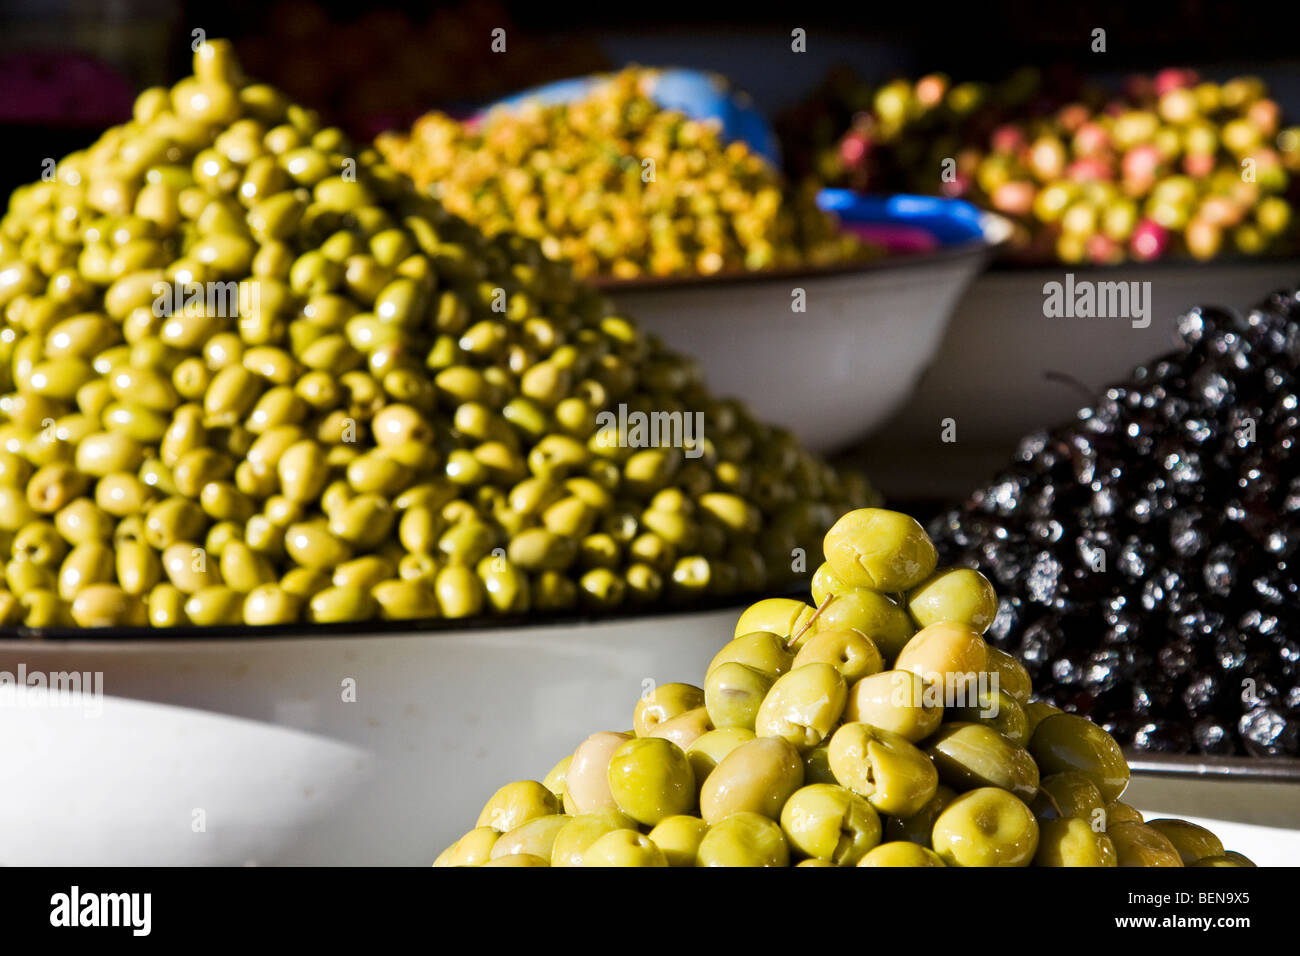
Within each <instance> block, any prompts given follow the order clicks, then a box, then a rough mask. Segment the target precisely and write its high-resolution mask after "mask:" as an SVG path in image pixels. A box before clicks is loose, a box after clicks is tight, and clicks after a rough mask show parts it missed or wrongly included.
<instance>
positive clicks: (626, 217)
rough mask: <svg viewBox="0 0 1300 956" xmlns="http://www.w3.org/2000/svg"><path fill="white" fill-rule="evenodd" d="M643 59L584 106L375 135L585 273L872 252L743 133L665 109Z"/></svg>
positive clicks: (672, 271)
mask: <svg viewBox="0 0 1300 956" xmlns="http://www.w3.org/2000/svg"><path fill="white" fill-rule="evenodd" d="M654 77H655V73H654V71H652V70H644V69H637V68H630V69H626V70H623V71H621V72H619V73H617V74H614V75H612V76H610V77H609V78H608V80H607V81H606V82H602V83H599V84H596V85H595V86H594V87H593V88H592V90H591V91H590V92H589V93H588V94H586V95H585V96H583V97H582V98H581V99H579V100H577V101H575V102H573V103H555V104H549V103H548V104H543V103H539V102H530V103H524V104H522V105H520V106H518V107H512V108H510V109H497V110H493V111H491V112H490V113H488V115H487V116H486V117H484V118H483V119H482V120H481V121H480V122H479V123H477V124H474V125H470V124H466V123H462V122H460V121H459V120H456V119H453V118H452V117H449V116H446V115H444V114H441V113H430V114H428V115H426V116H423V117H421V118H420V119H419V120H417V121H416V123H415V124H414V126H413V127H412V129H411V131H410V134H409V135H408V134H399V133H385V134H383V135H381V136H380V137H379V138H378V139H377V140H376V141H375V143H376V146H377V147H378V148H379V150H380V151H381V152H382V153H383V154H384V156H385V158H386V159H388V161H389V162H391V163H392V164H393V165H394V166H396V167H397V168H398V169H400V170H402V171H403V172H404V173H407V174H408V175H410V176H411V178H412V179H414V180H415V182H416V183H417V184H418V185H420V186H421V187H422V188H429V189H431V190H432V192H433V195H435V196H436V197H437V198H438V199H440V200H441V201H442V202H443V203H444V204H445V205H446V207H447V208H448V209H449V210H451V211H452V212H454V213H456V214H457V215H460V216H464V217H465V218H466V219H467V220H469V221H470V222H472V223H474V224H475V225H477V226H479V227H480V228H481V229H483V230H484V231H486V232H488V233H489V234H493V233H496V232H498V231H501V230H509V231H512V232H517V233H519V234H520V235H524V236H529V237H531V238H535V239H537V240H538V241H539V242H541V244H542V249H543V251H545V253H546V254H547V255H548V256H550V257H551V258H553V259H564V260H567V261H569V262H571V263H573V267H574V270H575V271H576V272H577V274H578V275H581V276H587V275H602V276H612V277H614V278H622V279H628V278H634V277H637V276H643V275H653V276H666V275H683V274H686V275H690V274H701V275H713V274H716V273H720V272H739V271H756V270H762V269H772V268H795V267H800V266H817V265H826V264H830V263H835V262H842V261H850V260H853V259H857V258H864V257H866V256H868V255H870V254H872V252H873V250H872V249H871V248H870V247H868V246H867V245H866V244H865V243H863V242H861V241H860V240H857V239H855V238H853V237H852V236H850V235H848V234H845V233H841V232H840V231H839V229H838V226H837V225H836V223H835V221H834V220H833V219H832V218H831V217H830V216H828V215H827V214H826V213H824V212H822V211H821V210H820V209H819V208H818V207H817V205H816V202H815V189H811V188H805V189H790V188H788V187H787V184H786V183H785V182H784V180H783V178H782V177H781V175H780V173H779V172H778V171H777V170H776V169H774V168H773V167H772V166H771V165H770V164H769V163H768V162H767V161H766V160H765V159H764V158H763V157H762V156H760V155H758V154H757V153H754V152H752V151H751V150H750V149H749V148H748V147H747V146H746V145H745V144H744V143H742V142H732V143H726V142H724V141H723V140H722V138H721V136H720V132H719V129H718V128H717V126H716V125H715V124H713V123H710V122H707V121H703V120H696V119H691V118H689V117H687V116H685V115H684V114H682V113H680V112H678V111H676V110H668V109H663V108H662V107H660V106H659V105H658V104H657V103H656V102H655V101H654V100H653V99H652V98H651V97H650V96H649V95H648V94H647V92H646V90H647V87H648V86H649V84H651V83H653V81H654Z"/></svg>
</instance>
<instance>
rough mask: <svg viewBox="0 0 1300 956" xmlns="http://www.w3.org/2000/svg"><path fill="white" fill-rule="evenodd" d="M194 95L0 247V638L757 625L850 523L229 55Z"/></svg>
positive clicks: (586, 304) (678, 371)
mask: <svg viewBox="0 0 1300 956" xmlns="http://www.w3.org/2000/svg"><path fill="white" fill-rule="evenodd" d="M194 71H195V75H194V76H192V77H189V78H187V79H184V80H182V81H181V82H179V83H178V84H176V86H174V87H173V88H171V89H162V88H156V89H150V90H146V91H145V92H144V93H142V94H141V95H140V97H139V99H138V100H137V102H136V104H135V113H134V118H133V119H132V120H131V121H130V122H128V123H126V124H125V125H123V126H119V127H115V128H113V129H110V130H108V131H107V132H106V133H104V135H103V136H102V137H101V138H100V139H99V140H98V141H97V142H96V143H95V144H94V145H92V146H91V147H89V148H88V149H86V150H84V151H81V152H77V153H73V154H71V155H69V156H67V157H65V158H63V159H62V160H61V161H60V162H58V163H57V164H55V165H54V166H53V168H52V170H51V171H50V175H49V176H48V177H46V178H43V179H42V180H41V181H39V182H36V183H33V184H32V185H29V186H26V187H23V188H21V189H18V190H17V191H16V192H15V193H14V194H13V196H12V197H11V199H10V202H9V207H8V211H7V213H6V214H5V216H4V218H3V220H0V313H2V314H3V320H4V321H3V325H2V326H0V557H2V558H3V562H4V567H3V582H0V584H2V589H0V625H18V624H21V625H26V626H30V627H49V626H66V625H80V626H84V627H99V626H124V625H145V624H152V625H155V626H159V627H166V626H174V625H187V624H189V625H213V626H218V625H234V624H255V625H272V624H285V623H290V622H298V621H311V622H322V623H328V622H347V621H358V620H364V619H372V618H395V619H412V618H428V617H434V616H444V617H468V616H473V615H480V614H498V613H517V612H522V611H552V610H561V609H568V608H575V607H585V608H590V609H595V610H603V609H608V608H613V607H616V606H620V605H626V604H636V603H645V602H653V601H674V600H690V599H693V598H697V597H700V596H718V595H728V594H736V593H743V592H747V591H751V592H752V591H756V590H759V589H760V588H763V587H768V586H771V585H773V584H774V583H776V582H779V581H781V580H783V579H789V578H791V577H792V576H793V574H794V570H795V569H797V568H798V559H797V556H798V554H799V550H798V549H801V548H802V549H808V548H809V547H810V546H812V545H814V544H815V542H816V540H817V538H818V536H820V535H821V534H822V533H823V532H824V531H825V530H826V528H827V527H828V526H829V525H830V523H831V521H832V520H833V517H834V515H835V514H836V513H837V512H838V511H840V510H842V509H843V508H845V507H850V506H854V505H861V504H864V503H867V502H868V501H869V500H870V498H871V493H870V489H869V488H867V486H866V485H865V483H863V482H862V481H861V480H860V479H858V478H856V477H855V476H841V475H840V474H838V473H836V472H835V471H833V470H832V469H831V468H830V467H829V466H828V465H826V464H825V463H823V462H821V461H819V460H817V459H815V458H813V457H811V456H809V455H808V454H807V453H806V452H804V451H803V450H802V449H801V448H800V447H799V445H798V444H797V442H796V441H795V440H794V438H793V437H792V436H791V435H789V434H788V433H784V432H780V431H776V430H773V429H770V428H767V427H765V426H763V425H762V424H760V423H758V422H756V421H754V420H753V419H752V418H751V417H750V416H749V415H748V414H747V412H746V411H745V409H744V408H742V407H740V406H739V405H737V404H736V403H734V402H729V401H722V400H719V399H717V398H715V397H713V396H712V395H710V394H709V392H708V391H707V390H706V389H705V387H704V384H703V383H702V382H701V380H700V375H699V372H698V370H697V368H696V367H695V365H693V364H692V363H691V362H690V361H688V360H686V359H684V358H682V357H680V356H677V355H675V354H673V353H671V352H668V351H666V350H665V349H664V348H663V347H662V346H661V345H660V344H659V343H658V342H657V341H656V340H655V339H654V338H652V337H650V336H648V335H646V334H645V333H644V332H643V331H642V330H640V329H639V328H638V327H637V326H636V325H635V324H634V323H632V322H631V321H629V320H627V319H625V318H623V317H621V316H619V315H617V314H616V313H614V312H613V311H612V310H611V308H610V305H609V303H608V302H607V301H605V300H604V299H603V298H602V297H601V296H600V295H599V294H598V293H596V292H595V291H593V290H591V289H589V288H586V287H584V286H582V285H580V284H577V283H575V281H574V280H573V278H572V275H571V272H570V270H569V268H568V267H567V266H565V265H563V264H559V263H555V262H552V261H550V260H548V259H547V258H546V256H544V255H543V254H542V251H541V249H540V248H539V247H538V245H537V244H536V243H535V242H533V241H530V240H526V239H522V238H520V237H518V236H514V235H511V234H507V233H500V234H498V235H496V236H494V237H493V238H491V239H488V238H486V237H484V236H483V235H482V233H480V232H479V231H478V230H476V229H474V228H472V227H470V226H468V225H467V224H466V223H464V222H463V221H461V220H460V219H458V218H456V217H455V216H453V215H451V214H449V213H448V212H446V211H445V210H444V209H443V208H442V207H441V206H440V205H439V204H438V203H437V202H436V201H434V200H433V199H430V198H428V197H427V196H423V195H420V194H419V193H418V192H417V191H416V189H415V187H414V186H413V185H412V184H411V182H410V181H409V180H407V179H406V178H405V177H404V176H403V175H401V174H400V173H399V172H397V171H396V170H394V169H393V168H392V167H390V166H389V165H387V164H386V163H385V162H384V161H383V160H382V159H381V157H380V156H379V154H378V153H377V152H376V151H375V150H374V149H372V148H365V147H354V145H353V144H352V143H350V142H349V141H348V140H347V138H346V137H345V136H344V135H343V134H342V133H341V132H340V131H339V130H337V129H333V128H327V127H323V126H322V124H321V122H320V120H319V118H318V117H317V116H316V115H315V114H314V113H313V112H311V111H310V110H306V109H303V108H302V107H299V106H296V105H294V104H292V103H290V102H288V101H287V100H286V99H285V97H284V96H283V95H281V94H280V93H279V92H277V91H276V90H275V89H273V88H271V87H269V86H265V85H262V84H257V83H251V82H248V81H246V80H245V79H244V77H243V76H242V75H241V72H240V69H239V66H238V64H237V63H236V62H235V60H234V58H233V56H232V55H231V53H230V49H229V46H228V45H227V44H226V43H225V42H223V41H212V42H206V43H202V44H200V45H199V47H198V49H197V51H196V53H195V58H194ZM647 423H648V426H647Z"/></svg>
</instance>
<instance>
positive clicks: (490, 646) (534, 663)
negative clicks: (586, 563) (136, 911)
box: [0, 608, 739, 866]
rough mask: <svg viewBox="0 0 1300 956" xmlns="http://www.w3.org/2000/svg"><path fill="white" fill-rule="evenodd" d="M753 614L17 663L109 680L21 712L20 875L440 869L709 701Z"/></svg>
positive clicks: (13, 810)
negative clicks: (576, 773) (683, 697)
mask: <svg viewBox="0 0 1300 956" xmlns="http://www.w3.org/2000/svg"><path fill="white" fill-rule="evenodd" d="M738 614H739V611H738V609H736V608H728V609H723V610H711V611H701V612H691V613H679V614H660V615H654V616H642V617H635V618H633V617H627V618H622V619H620V620H616V621H608V622H603V623H574V624H548V625H541V626H533V627H522V628H493V627H485V628H475V629H464V630H454V631H445V632H438V633H427V632H426V633H396V634H337V635H331V636H323V637H275V638H260V639H258V638H254V639H242V638H241V639H200V640H185V639H179V640H174V639H169V638H160V639H156V640H147V641H129V642H127V641H122V642H117V641H78V642H76V643H60V642H52V641H47V642H38V641H28V642H23V641H13V640H11V641H4V642H0V672H8V673H9V674H11V675H14V676H15V677H16V676H18V673H19V667H20V666H21V667H24V668H25V671H26V673H27V674H28V675H35V674H38V673H39V674H44V675H46V677H47V679H49V675H52V674H54V673H56V672H69V671H74V670H75V671H86V672H91V673H94V672H100V673H102V675H103V677H102V682H103V683H102V688H103V697H102V699H99V700H96V699H95V698H94V696H93V695H86V696H83V698H81V699H78V700H75V701H69V700H67V697H66V695H64V696H63V697H61V698H60V699H61V700H63V702H64V704H63V705H62V706H52V705H51V703H50V700H49V691H48V690H38V689H28V690H19V691H17V692H13V691H9V692H4V693H0V766H2V767H4V771H5V772H4V780H5V784H4V786H3V787H0V864H7V865H18V866H24V865H78V866H81V865H136V864H140V865H177V864H179V865H188V864H218V865H238V864H245V863H256V864H372V865H375V864H378V865H382V864H408V865H427V864H429V863H431V862H432V861H433V859H434V857H435V856H436V855H437V854H438V853H439V852H440V851H441V850H442V849H444V848H445V847H446V846H447V845H448V844H449V843H451V842H452V841H453V840H455V839H456V838H458V837H459V836H460V835H461V834H462V833H463V832H464V831H466V830H468V829H469V828H470V827H472V826H473V825H474V821H475V820H476V819H477V817H478V812H479V810H480V809H481V807H482V804H483V802H484V801H485V800H486V799H487V798H488V797H489V796H491V795H492V793H493V791H495V790H496V788H497V787H499V786H501V785H503V784H506V783H509V782H510V781H512V780H517V779H524V778H529V777H531V778H534V779H538V780H540V779H541V778H542V776H543V775H545V774H546V772H547V771H548V770H549V769H550V768H551V766H552V765H553V764H554V763H555V762H556V761H557V760H559V759H560V758H561V757H563V756H564V755H565V754H567V753H569V752H570V751H572V749H573V748H574V747H575V746H576V745H577V744H578V743H579V742H581V741H582V739H583V738H584V737H586V736H587V735H588V734H590V733H592V732H593V731H597V730H624V729H627V728H629V727H630V726H631V715H632V707H633V705H634V704H635V702H636V699H637V697H638V695H640V694H641V693H642V691H643V689H644V688H645V687H646V686H648V685H647V684H646V682H648V681H654V682H667V681H672V680H687V681H698V678H699V675H701V674H703V673H704V669H705V668H706V667H707V665H708V662H709V661H710V660H711V659H712V657H713V655H714V654H715V653H716V651H717V649H718V647H720V646H721V645H722V644H723V643H725V641H726V640H727V639H728V638H729V637H730V635H731V632H732V628H733V627H734V624H735V620H736V617H737V616H738ZM2 680H3V676H2V675H0V681H2ZM32 680H34V678H33V677H31V676H29V677H28V682H29V683H30V682H31V681H32ZM347 687H354V688H355V702H348V701H346V700H345V699H344V697H345V689H346V688H347Z"/></svg>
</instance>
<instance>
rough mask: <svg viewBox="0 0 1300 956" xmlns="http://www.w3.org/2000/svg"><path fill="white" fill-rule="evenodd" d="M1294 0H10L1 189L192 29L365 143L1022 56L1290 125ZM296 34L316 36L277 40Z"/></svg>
mask: <svg viewBox="0 0 1300 956" xmlns="http://www.w3.org/2000/svg"><path fill="white" fill-rule="evenodd" d="M1295 6H1296V5H1295V4H1289V5H1286V4H1280V3H1278V4H1274V3H1244V4H1238V3H1211V2H1206V0H1183V2H1171V0H1156V2H1134V0H1123V2H1119V0H1107V2H1094V3H1087V4H1073V3H1060V2H1042V3H1035V4H1031V3H1024V2H1013V0H980V2H964V3H937V4H936V3H926V2H915V0H912V2H901V3H840V4H817V3H788V4H763V3H753V2H751V3H709V4H705V3H699V2H687V0H650V2H645V3H639V2H617V3H598V2H593V0H586V2H572V0H550V2H537V0H529V2H516V0H459V2H453V3H429V2H424V3H420V2H411V0H404V2H371V3H365V2H360V3H359V2H357V0H269V2H268V0H188V2H187V0H0V136H3V138H4V141H5V143H6V147H7V148H6V149H5V150H3V151H0V195H5V194H7V193H8V192H9V191H10V190H11V189H12V188H13V187H15V186H17V185H19V184H21V183H24V182H30V181H32V180H33V179H34V178H36V175H37V174H38V173H39V169H40V163H41V161H42V160H43V159H44V158H48V157H56V156H60V155H63V154H65V153H67V152H69V151H71V150H73V149H76V148H80V147H82V146H85V145H87V144H88V143H89V142H91V141H92V140H93V139H94V137H95V136H96V135H97V134H98V132H99V131H100V130H102V129H103V128H104V127H105V126H108V125H110V124H112V123H115V122H119V121H121V120H123V119H124V118H126V116H127V115H128V114H129V109H130V97H131V95H133V93H134V92H135V91H137V90H139V89H140V88H142V87H144V86H148V85H151V84H156V83H168V82H173V81H174V80H176V79H177V78H179V77H180V76H183V75H185V74H187V73H188V72H189V59H190V42H191V30H193V29H195V28H201V29H203V30H204V31H205V32H206V35H207V36H209V37H219V36H227V37H231V38H234V39H235V40H236V41H237V43H239V45H240V49H241V55H242V56H243V58H244V61H245V64H246V66H248V67H249V72H250V73H252V74H253V75H255V76H258V77H259V78H264V79H267V80H268V81H271V82H274V83H276V84H277V85H279V86H281V87H283V88H285V89H286V91H287V92H288V93H290V95H292V96H293V97H294V98H295V99H297V100H299V101H301V102H305V103H307V104H308V105H312V106H316V107H318V108H320V109H322V110H323V112H324V113H325V114H326V117H327V119H329V120H331V121H332V122H335V123H338V124H340V125H343V126H344V127H346V128H348V129H349V131H351V132H353V133H354V134H357V135H360V136H367V137H368V136H370V135H373V134H374V133H375V132H378V131H379V130H380V129H383V128H389V127H397V126H403V125H406V124H408V123H409V122H410V121H411V120H412V119H414V118H415V116H418V115H419V114H420V113H422V112H425V111H427V110H429V109H432V108H443V109H448V110H451V111H453V112H454V111H462V112H463V111H467V110H469V109H471V108H473V107H474V106H476V105H479V104H482V103H484V102H490V101H491V100H493V99H495V98H496V97H499V96H501V95H504V94H505V93H507V92H510V91H514V90H518V89H522V88H526V87H528V86H532V85H535V84H537V83H540V82H544V81H547V80H552V79H556V78H559V77H563V76H570V75H575V74H579V73H585V72H589V71H592V70H596V69H601V68H611V67H616V66H620V65H622V64H624V63H628V62H637V63H641V64H643V65H655V66H685V67H696V68H705V69H712V70H716V71H718V72H720V73H723V74H725V75H727V76H728V77H730V78H731V79H732V80H733V81H734V83H735V84H736V85H737V86H739V87H740V88H741V89H744V90H746V91H748V92H749V93H750V94H752V96H753V99H754V101H755V102H756V104H757V105H758V106H759V108H760V109H762V110H764V111H765V112H766V113H767V114H768V115H769V116H771V115H774V114H776V113H778V112H779V111H781V110H783V109H789V108H790V107H791V106H793V105H795V104H798V103H799V102H800V100H801V99H802V98H804V97H805V96H807V95H808V94H809V92H810V91H811V90H813V89H814V88H815V87H816V86H817V84H818V83H819V81H820V80H821V79H822V78H823V77H825V75H826V74H827V71H828V70H829V69H830V68H831V67H833V66H838V65H847V66H849V67H851V68H853V69H854V70H855V71H856V72H857V73H858V74H859V75H860V76H862V77H863V78H864V79H866V80H879V79H884V78H888V77H890V76H893V75H910V76H917V75H919V74H920V73H922V72H925V71H929V70H942V71H944V72H947V73H948V74H949V75H951V76H952V77H954V79H957V80H962V79H995V78H997V77H999V76H1003V75H1005V74H1006V73H1008V72H1010V71H1011V70H1012V69H1013V68H1015V67H1018V66H1022V65H1037V66H1045V67H1052V68H1062V67H1064V68H1067V69H1072V70H1075V71H1077V72H1079V73H1082V74H1087V75H1090V76H1095V77H1097V78H1098V79H1099V80H1101V81H1103V82H1106V81H1117V80H1118V79H1119V78H1121V77H1122V76H1123V75H1124V74H1126V73H1128V72H1130V71H1140V72H1146V73H1151V72H1154V71H1155V70H1157V69H1160V68H1161V67H1166V66H1193V67H1196V68H1198V69H1200V70H1201V71H1202V72H1203V74H1204V75H1206V76H1207V77H1208V78H1212V79H1225V78H1227V77H1228V76H1231V75H1234V74H1236V73H1240V72H1246V71H1249V72H1256V73H1259V74H1261V75H1263V76H1264V77H1265V79H1266V80H1267V81H1268V83H1269V87H1270V92H1271V94H1272V95H1273V97H1274V98H1275V99H1277V100H1278V101H1279V102H1280V104H1281V106H1282V108H1283V112H1284V114H1285V115H1288V116H1295V115H1297V114H1298V113H1300V53H1298V52H1297V45H1298V44H1300V39H1298V35H1297V31H1296V29H1295V26H1296V20H1297V17H1296V15H1295V12H1294V10H1295ZM304 11H306V12H304ZM393 14H398V15H400V16H399V17H398V18H397V19H394V18H393ZM313 24H314V26H313ZM376 24H379V25H380V26H381V27H382V29H378V30H376ZM496 25H500V26H504V27H506V29H507V36H508V38H509V48H508V53H507V55H506V56H504V57H502V56H495V55H493V54H491V53H490V52H489V43H490V32H491V29H492V27H493V26H496ZM794 27H802V28H803V29H805V30H806V31H807V52H806V53H805V54H803V55H794V54H792V53H791V51H790V31H791V30H792V29H793V28H794ZM1098 27H1101V28H1103V29H1105V30H1106V41H1107V49H1106V52H1105V53H1104V54H1097V53H1093V52H1092V51H1091V33H1092V31H1093V30H1094V29H1095V28H1098ZM295 32H297V33H301V34H304V35H303V36H300V37H298V38H297V40H295V41H294V42H289V41H287V40H286V39H285V38H286V37H287V36H290V35H292V34H294V33H295ZM321 37H326V39H321ZM50 51H60V52H67V51H80V52H81V53H84V54H89V55H90V56H91V57H94V58H95V60H96V61H98V62H99V63H102V64H105V65H107V66H108V67H110V68H111V69H112V70H113V71H114V73H115V75H116V81H115V82H114V81H112V80H109V79H103V80H101V78H99V77H98V76H95V75H93V74H91V75H87V70H86V69H78V70H73V69H70V68H68V67H67V65H66V64H64V63H62V62H60V61H57V60H54V61H51V60H49V59H48V55H49V53H50ZM15 57H17V58H19V60H20V61H21V62H20V65H19V67H17V68H15V66H14V58H15ZM24 57H25V58H26V59H23V58H24ZM41 57H45V58H47V59H45V60H41V59H40V58H41ZM33 64H36V65H35V66H34V65H33ZM15 71H16V72H15ZM33 72H35V74H36V75H34V76H33V75H32V74H33ZM79 84H80V85H79ZM88 88H89V89H88ZM51 89H55V90H57V91H58V95H56V96H53V97H51V96H50V95H49V91H50V90H51ZM89 93H95V94H97V95H95V96H90V95H88V94H89ZM51 99H53V100H54V101H55V102H56V105H55V106H50V105H49V101H50V100H51Z"/></svg>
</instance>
